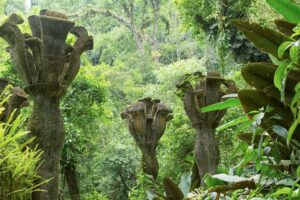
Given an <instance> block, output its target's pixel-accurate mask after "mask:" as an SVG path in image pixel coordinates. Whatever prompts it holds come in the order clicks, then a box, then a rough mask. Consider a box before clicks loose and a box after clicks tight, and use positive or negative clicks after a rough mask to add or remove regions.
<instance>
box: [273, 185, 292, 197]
mask: <svg viewBox="0 0 300 200" xmlns="http://www.w3.org/2000/svg"><path fill="white" fill-rule="evenodd" d="M290 191H291V188H289V187H284V188H280V189H278V190H277V191H276V192H274V193H273V194H272V197H278V196H281V195H288V194H289V193H290Z"/></svg>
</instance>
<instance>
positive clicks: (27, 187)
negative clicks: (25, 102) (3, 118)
mask: <svg viewBox="0 0 300 200" xmlns="http://www.w3.org/2000/svg"><path fill="white" fill-rule="evenodd" d="M0 105H1V107H0V111H1V113H2V112H3V111H4V108H3V107H2V105H3V102H1V103H0ZM1 113H0V114H1ZM22 121H23V118H22V117H21V116H19V117H18V118H17V119H16V120H15V121H14V122H11V120H10V122H8V123H0V199H11V200H14V199H30V196H31V193H32V192H33V191H35V188H36V187H37V185H35V181H36V180H38V179H39V178H40V177H39V176H38V174H37V168H38V163H39V161H40V157H41V154H42V152H41V151H40V150H37V148H34V149H31V148H29V147H28V144H30V143H31V142H32V141H33V139H34V138H30V139H28V137H27V134H28V132H25V131H23V130H19V125H20V124H21V123H22ZM44 183H45V182H44Z"/></svg>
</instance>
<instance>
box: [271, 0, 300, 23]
mask: <svg viewBox="0 0 300 200" xmlns="http://www.w3.org/2000/svg"><path fill="white" fill-rule="evenodd" d="M267 2H268V4H270V5H271V6H272V7H273V8H274V9H275V10H277V11H278V12H279V13H281V14H282V15H283V16H284V18H285V19H287V20H288V21H289V22H293V23H299V22H300V15H299V13H300V7H299V6H297V5H295V4H293V3H291V2H290V1H289V0H267Z"/></svg>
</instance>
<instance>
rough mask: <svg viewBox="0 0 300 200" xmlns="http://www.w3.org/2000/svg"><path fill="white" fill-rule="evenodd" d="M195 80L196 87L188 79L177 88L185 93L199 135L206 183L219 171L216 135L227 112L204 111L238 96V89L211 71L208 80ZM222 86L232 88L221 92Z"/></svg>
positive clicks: (198, 156)
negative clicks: (230, 95) (228, 96)
mask: <svg viewBox="0 0 300 200" xmlns="http://www.w3.org/2000/svg"><path fill="white" fill-rule="evenodd" d="M189 78H191V77H189ZM193 78H194V79H196V84H195V85H194V86H193V84H192V81H190V80H188V79H186V80H184V81H183V82H182V83H181V84H178V85H177V88H178V90H179V91H181V92H182V98H183V103H184V109H185V112H186V114H187V116H188V117H189V119H190V120H191V122H192V126H193V128H194V129H195V130H196V132H197V137H196V143H195V150H194V151H195V160H196V164H197V166H198V172H199V176H200V179H201V182H202V184H203V180H202V179H203V177H204V176H205V174H206V173H210V174H215V173H216V172H217V167H218V164H219V161H220V151H219V145H218V141H217V140H216V138H215V132H216V128H217V126H218V125H219V123H220V121H221V119H222V117H223V116H224V114H225V110H222V111H212V112H208V113H201V111H200V110H201V108H203V107H206V106H208V105H211V104H215V103H218V102H220V101H221V97H222V96H223V95H225V93H236V90H237V89H236V86H235V83H234V82H233V81H230V80H228V81H226V80H225V79H224V78H221V76H220V74H219V73H218V72H208V74H207V76H206V77H205V76H202V74H199V73H196V74H195V75H194V77H193ZM221 84H224V85H225V86H226V87H227V88H228V89H227V91H226V92H223V91H222V90H221V87H220V86H221Z"/></svg>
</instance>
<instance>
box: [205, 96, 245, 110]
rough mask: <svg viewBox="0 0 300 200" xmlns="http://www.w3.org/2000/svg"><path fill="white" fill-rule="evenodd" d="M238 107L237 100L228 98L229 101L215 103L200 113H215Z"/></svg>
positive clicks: (238, 101)
mask: <svg viewBox="0 0 300 200" xmlns="http://www.w3.org/2000/svg"><path fill="white" fill-rule="evenodd" d="M239 105H241V102H240V100H239V99H233V98H230V99H227V100H225V101H222V102H220V103H215V104H212V105H209V106H206V107H204V108H202V109H201V112H202V113H205V112H211V111H215V110H224V109H227V108H232V107H235V106H239Z"/></svg>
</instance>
